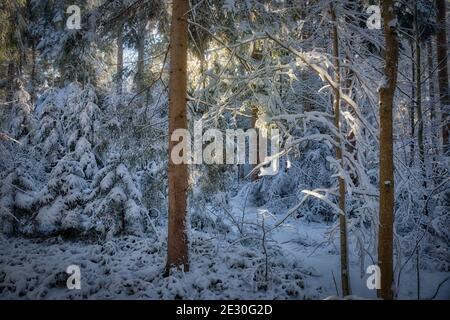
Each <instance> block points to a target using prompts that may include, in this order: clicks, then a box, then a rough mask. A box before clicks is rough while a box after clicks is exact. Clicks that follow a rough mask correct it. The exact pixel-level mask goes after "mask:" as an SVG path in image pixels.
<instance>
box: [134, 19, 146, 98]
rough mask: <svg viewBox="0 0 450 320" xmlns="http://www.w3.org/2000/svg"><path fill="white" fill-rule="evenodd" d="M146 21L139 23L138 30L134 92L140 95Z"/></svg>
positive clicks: (142, 88) (142, 87)
mask: <svg viewBox="0 0 450 320" xmlns="http://www.w3.org/2000/svg"><path fill="white" fill-rule="evenodd" d="M146 23H147V21H145V20H144V21H141V22H140V23H139V30H138V61H137V72H136V90H137V92H138V93H141V92H142V91H143V90H144V85H143V83H144V82H143V78H144V52H145V27H146Z"/></svg>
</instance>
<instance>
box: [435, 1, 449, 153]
mask: <svg viewBox="0 0 450 320" xmlns="http://www.w3.org/2000/svg"><path fill="white" fill-rule="evenodd" d="M436 9H437V25H438V32H437V34H436V46H437V50H436V51H437V59H438V82H439V100H440V105H441V113H442V122H443V124H442V144H443V152H444V154H447V153H448V152H449V131H450V110H449V108H450V95H449V88H448V67H447V21H446V20H447V19H446V14H447V8H446V1H445V0H436Z"/></svg>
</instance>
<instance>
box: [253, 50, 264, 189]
mask: <svg viewBox="0 0 450 320" xmlns="http://www.w3.org/2000/svg"><path fill="white" fill-rule="evenodd" d="M258 44H259V43H258V41H256V42H254V43H253V48H252V53H251V57H252V58H253V59H254V60H256V61H257V62H258V63H259V62H261V60H262V55H263V53H262V49H261V48H258ZM254 90H255V91H258V90H259V88H258V86H255V88H254ZM251 112H252V119H251V122H252V123H251V126H252V128H253V129H255V131H256V132H257V133H258V132H259V131H258V128H256V121H258V108H257V107H256V106H253V107H252V111H251ZM259 149H260V141H259V134H258V136H257V140H256V150H255V152H256V164H254V165H253V168H252V170H253V169H254V168H255V167H256V166H258V164H259V163H261V162H262V161H264V159H260V157H259ZM258 178H259V176H258V171H255V172H254V173H253V174H252V175H251V179H252V181H256V180H258Z"/></svg>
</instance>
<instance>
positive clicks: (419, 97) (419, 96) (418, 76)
mask: <svg viewBox="0 0 450 320" xmlns="http://www.w3.org/2000/svg"><path fill="white" fill-rule="evenodd" d="M417 14H418V13H417V2H415V4H414V34H415V39H414V40H415V45H416V52H415V53H416V54H415V66H416V72H415V73H416V99H415V100H416V110H417V124H418V130H417V139H418V145H419V160H420V166H421V167H422V170H425V151H424V145H423V117H422V81H421V80H422V79H421V74H422V70H421V48H420V33H421V30H419V23H418V20H417Z"/></svg>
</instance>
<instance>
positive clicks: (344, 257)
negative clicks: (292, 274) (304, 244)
mask: <svg viewBox="0 0 450 320" xmlns="http://www.w3.org/2000/svg"><path fill="white" fill-rule="evenodd" d="M330 6H331V20H332V23H333V27H332V33H333V57H334V59H333V60H334V68H335V71H334V78H335V80H334V81H335V82H336V84H337V89H335V90H334V101H333V109H334V125H335V126H336V130H337V132H339V133H340V131H341V130H340V103H341V93H340V87H341V71H340V68H341V64H340V61H339V36H338V30H337V21H336V12H335V11H334V8H333V5H330ZM336 141H337V143H338V145H339V147H337V148H336V158H337V160H338V161H339V163H340V164H341V166H342V167H343V166H344V162H343V159H342V145H341V139H340V137H336ZM338 181H339V208H340V209H341V210H342V214H340V215H339V228H340V249H341V282H342V295H343V296H348V295H350V294H351V292H350V280H349V268H348V248H347V221H346V220H347V219H346V216H345V181H344V179H343V178H341V177H339V178H338Z"/></svg>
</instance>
